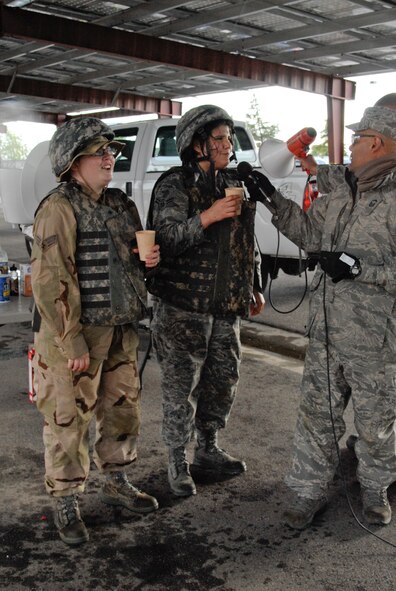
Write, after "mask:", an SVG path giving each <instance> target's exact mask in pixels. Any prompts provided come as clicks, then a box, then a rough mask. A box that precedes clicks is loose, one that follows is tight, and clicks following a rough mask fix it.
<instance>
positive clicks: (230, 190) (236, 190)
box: [225, 187, 245, 215]
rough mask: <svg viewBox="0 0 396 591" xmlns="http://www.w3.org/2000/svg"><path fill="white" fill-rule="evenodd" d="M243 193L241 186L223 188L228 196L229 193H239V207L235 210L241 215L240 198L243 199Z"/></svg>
mask: <svg viewBox="0 0 396 591" xmlns="http://www.w3.org/2000/svg"><path fill="white" fill-rule="evenodd" d="M244 194H245V192H244V190H243V187H226V189H225V195H226V197H228V196H229V195H239V208H238V210H237V213H236V215H241V211H242V200H243V196H244Z"/></svg>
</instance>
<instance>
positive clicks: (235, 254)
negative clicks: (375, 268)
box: [148, 105, 264, 496]
mask: <svg viewBox="0 0 396 591" xmlns="http://www.w3.org/2000/svg"><path fill="white" fill-rule="evenodd" d="M233 141H234V140H233V122H232V120H231V118H230V117H229V115H228V114H227V113H226V112H225V111H224V110H223V109H221V108H219V107H216V106H214V105H203V106H201V107H197V108H195V109H191V110H190V111H188V112H187V113H186V114H185V115H183V117H182V118H181V119H180V120H179V122H178V124H177V128H176V145H177V148H178V151H179V154H180V157H181V160H182V166H181V167H177V168H172V169H171V170H170V171H168V172H167V173H165V174H164V175H162V177H161V178H160V179H159V180H158V182H157V184H156V186H155V187H154V190H153V196H152V203H151V208H150V209H151V211H150V214H149V224H150V225H151V227H152V228H153V229H155V230H156V232H157V239H158V243H159V244H160V246H161V254H162V259H161V264H160V265H159V266H158V268H157V269H156V270H155V272H154V273H153V275H152V276H151V277H150V278H149V283H148V285H149V287H148V288H149V291H150V292H151V293H152V294H153V295H154V296H156V305H155V312H154V319H153V323H152V329H153V340H154V346H155V349H156V353H157V358H158V362H159V364H160V367H161V373H162V391H163V413H164V418H163V437H164V441H165V444H166V445H167V446H168V448H169V469H168V479H169V484H170V487H171V490H172V492H173V493H174V494H175V495H177V496H189V495H192V494H195V493H196V487H195V483H194V481H193V479H192V477H191V474H190V471H189V464H188V461H187V458H186V445H187V444H188V443H189V442H190V440H191V439H192V438H193V437H194V435H195V431H196V432H197V446H196V449H195V455H194V466H195V467H197V468H199V469H200V470H210V471H215V472H216V473H219V474H228V475H235V474H239V473H241V472H243V471H244V470H246V465H245V463H244V462H243V461H242V460H239V459H236V458H234V457H232V456H231V455H229V454H228V453H227V452H225V451H224V450H222V449H220V448H219V447H218V445H217V432H218V430H219V429H220V428H224V427H225V425H226V422H227V419H228V416H229V414H230V411H231V407H232V404H233V401H234V398H235V393H236V389H237V383H238V379H239V365H240V358H241V348H240V337H239V325H240V318H241V317H246V316H247V315H248V313H249V307H250V311H251V313H252V314H258V313H259V312H260V311H261V310H262V308H263V305H264V298H263V296H262V294H261V283H260V273H259V256H258V255H259V253H258V252H255V243H254V216H255V204H254V203H250V202H248V201H247V200H243V203H242V211H241V214H240V215H238V207H239V203H240V198H239V197H238V195H233V194H232V195H230V196H228V197H225V196H224V195H225V192H224V189H225V188H226V187H235V186H241V183H240V181H238V179H237V177H236V173H235V171H232V170H229V169H227V168H226V167H227V165H228V163H229V161H230V158H231V157H232V155H233ZM253 294H254V295H253Z"/></svg>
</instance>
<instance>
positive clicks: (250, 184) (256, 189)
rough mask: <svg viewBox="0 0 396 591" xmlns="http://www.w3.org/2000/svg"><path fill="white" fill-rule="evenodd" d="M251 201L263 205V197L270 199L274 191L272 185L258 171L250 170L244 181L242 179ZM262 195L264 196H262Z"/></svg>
mask: <svg viewBox="0 0 396 591" xmlns="http://www.w3.org/2000/svg"><path fill="white" fill-rule="evenodd" d="M243 182H244V183H245V186H246V188H247V190H248V191H249V195H250V199H251V200H252V201H260V202H261V203H263V202H264V203H265V202H266V200H265V199H264V195H266V196H267V197H271V195H272V194H273V193H274V191H275V187H274V185H273V184H272V183H271V182H270V181H269V179H267V177H266V176H264V175H263V174H262V173H261V172H258V170H252V172H251V173H250V174H249V176H248V177H247V178H246V179H243ZM263 193H264V195H263Z"/></svg>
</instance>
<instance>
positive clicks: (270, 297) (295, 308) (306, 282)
mask: <svg viewBox="0 0 396 591" xmlns="http://www.w3.org/2000/svg"><path fill="white" fill-rule="evenodd" d="M310 178H311V175H309V176H308V177H307V180H306V182H305V186H304V192H303V199H304V196H305V192H306V189H307V187H308V184H309V179H310ZM279 248H280V232H279V229H278V228H277V246H276V253H275V262H274V271H275V269H276V266H277V262H278V259H279ZM299 262H300V265H301V262H302V258H301V248H299ZM299 276H300V277H301V271H300V273H299ZM304 278H305V285H304V291H303V294H302V296H301V299H300V301H299V302H298V303H297V304H296V305H295V306H294V308H291V309H290V310H280V309H279V308H277V307H276V306H275V304H274V302H273V300H272V294H271V292H272V281H273V278H272V274H271V273H270V282H269V286H268V301H269V303H270V305H271V307H272V308H273V309H274V310H275V312H278V314H291V313H292V312H295V311H296V310H297V309H298V308H299V307H300V306H301V304H302V303H303V301H304V299H305V296H306V295H307V291H308V274H307V267H306V266H305V268H304Z"/></svg>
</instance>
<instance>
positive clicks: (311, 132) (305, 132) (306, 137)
mask: <svg viewBox="0 0 396 591" xmlns="http://www.w3.org/2000/svg"><path fill="white" fill-rule="evenodd" d="M315 138H316V130H315V129H314V128H313V127H304V129H302V130H301V131H299V132H298V133H296V134H295V135H293V136H292V137H291V138H290V139H289V140H287V142H286V145H287V149H288V150H289V152H291V153H292V154H294V156H295V157H296V158H305V157H306V156H307V153H308V150H309V146H310V144H312V142H313V141H314V139H315Z"/></svg>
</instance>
